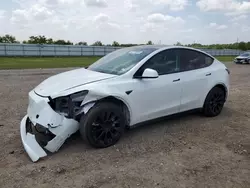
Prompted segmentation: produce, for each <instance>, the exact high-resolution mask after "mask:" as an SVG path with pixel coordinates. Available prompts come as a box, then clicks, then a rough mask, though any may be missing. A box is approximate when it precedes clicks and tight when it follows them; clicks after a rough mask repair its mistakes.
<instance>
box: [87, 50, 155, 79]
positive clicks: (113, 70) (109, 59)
mask: <svg viewBox="0 0 250 188" xmlns="http://www.w3.org/2000/svg"><path fill="white" fill-rule="evenodd" d="M155 50H156V48H150V47H148V48H138V47H134V48H133V47H129V48H123V49H119V50H116V51H114V52H111V53H110V54H108V55H106V56H104V57H102V58H101V59H99V60H98V61H96V62H95V63H93V64H92V65H90V66H89V67H88V69H89V70H92V71H97V72H102V73H107V74H116V75H121V74H124V73H126V72H127V71H129V70H130V69H131V68H133V67H134V66H135V65H136V64H137V63H138V62H139V61H140V60H142V59H143V58H144V57H146V56H147V55H149V54H150V53H152V52H153V51H155Z"/></svg>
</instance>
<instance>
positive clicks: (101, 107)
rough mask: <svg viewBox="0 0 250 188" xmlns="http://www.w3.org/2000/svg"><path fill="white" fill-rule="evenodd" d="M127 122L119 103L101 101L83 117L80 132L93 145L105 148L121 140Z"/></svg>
mask: <svg viewBox="0 0 250 188" xmlns="http://www.w3.org/2000/svg"><path fill="white" fill-rule="evenodd" d="M125 122H126V121H125V116H124V114H123V112H122V110H121V108H120V107H119V106H118V105H116V104H114V103H110V102H100V103H97V104H96V105H95V106H94V107H92V109H90V111H89V112H88V113H87V114H86V115H84V116H83V117H82V118H81V120H80V133H81V135H82V137H83V139H84V140H85V141H87V142H88V143H89V144H90V145H91V146H93V147H97V148H105V147H109V146H111V145H114V144H115V143H117V142H118V141H119V139H120V138H121V136H122V134H123V132H124V129H125Z"/></svg>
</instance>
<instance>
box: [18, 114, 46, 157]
mask: <svg viewBox="0 0 250 188" xmlns="http://www.w3.org/2000/svg"><path fill="white" fill-rule="evenodd" d="M27 121H28V116H27V115H26V116H24V118H23V119H22V121H21V124H20V133H21V140H22V143H23V146H24V149H25V151H26V152H27V154H28V155H29V157H30V158H31V160H32V161H33V162H36V161H37V160H38V159H39V158H42V157H45V156H47V153H46V152H45V151H44V149H43V148H42V147H41V146H40V145H39V143H38V142H37V141H36V138H35V135H33V134H31V133H29V132H27Z"/></svg>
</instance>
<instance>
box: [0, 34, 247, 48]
mask: <svg viewBox="0 0 250 188" xmlns="http://www.w3.org/2000/svg"><path fill="white" fill-rule="evenodd" d="M0 43H19V44H20V43H22V44H59V45H84V46H88V45H89V44H88V43H87V42H85V41H80V42H78V43H75V44H74V43H73V42H71V41H69V40H67V41H66V40H63V39H59V40H53V39H52V38H47V37H45V36H44V35H38V36H30V37H29V39H28V40H25V41H22V42H20V41H18V40H17V39H16V37H15V36H12V35H8V34H7V35H4V36H0ZM145 44H146V45H152V44H153V42H152V41H148V42H147V43H145ZM145 44H120V43H118V42H117V41H113V43H112V44H103V43H102V42H101V41H96V42H94V43H93V44H90V45H89V46H115V47H129V46H136V45H145ZM174 45H178V46H188V47H193V48H207V49H239V50H244V51H245V50H250V41H249V42H244V41H241V42H236V43H231V44H210V45H203V44H200V43H193V44H185V45H183V44H181V43H180V42H177V43H176V44H174Z"/></svg>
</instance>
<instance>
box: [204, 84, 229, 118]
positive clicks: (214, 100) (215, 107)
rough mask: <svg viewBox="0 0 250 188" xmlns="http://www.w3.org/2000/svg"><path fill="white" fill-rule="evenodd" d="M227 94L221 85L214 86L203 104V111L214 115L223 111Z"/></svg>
mask: <svg viewBox="0 0 250 188" xmlns="http://www.w3.org/2000/svg"><path fill="white" fill-rule="evenodd" d="M225 98H226V94H225V92H224V90H223V89H221V88H219V87H215V88H213V89H212V90H211V91H210V92H209V93H208V95H207V98H206V100H205V103H204V106H203V113H204V115H205V116H208V117H214V116H217V115H219V114H220V113H221V111H222V109H223V106H224V103H225Z"/></svg>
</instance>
